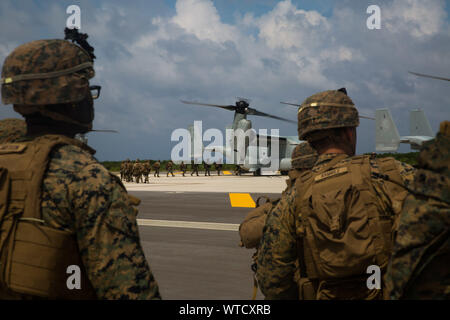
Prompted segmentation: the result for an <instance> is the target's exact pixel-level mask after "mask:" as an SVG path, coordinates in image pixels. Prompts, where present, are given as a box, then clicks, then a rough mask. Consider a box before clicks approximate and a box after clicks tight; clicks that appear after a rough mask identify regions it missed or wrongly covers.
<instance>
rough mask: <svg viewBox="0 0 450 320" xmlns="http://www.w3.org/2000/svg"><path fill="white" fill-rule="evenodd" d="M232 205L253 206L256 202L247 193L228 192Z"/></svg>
mask: <svg viewBox="0 0 450 320" xmlns="http://www.w3.org/2000/svg"><path fill="white" fill-rule="evenodd" d="M230 202H231V206H232V207H240V208H255V207H256V204H255V201H253V199H252V197H251V196H250V194H249V193H230Z"/></svg>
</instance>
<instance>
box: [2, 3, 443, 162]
mask: <svg viewBox="0 0 450 320" xmlns="http://www.w3.org/2000/svg"><path fill="white" fill-rule="evenodd" d="M248 3H251V1H249V2H248ZM269 3H270V1H269ZM382 3H383V4H382V5H381V9H382V29H381V30H373V31H371V30H368V29H367V28H366V19H367V17H368V15H367V14H366V8H367V6H368V5H369V2H366V1H358V2H357V4H355V1H344V2H339V3H338V4H336V5H335V7H334V9H333V10H332V11H331V12H332V13H331V14H330V15H329V16H324V15H322V14H320V13H319V12H316V11H312V10H304V9H302V8H301V6H299V5H296V4H294V3H292V2H290V1H281V2H279V3H277V4H274V5H273V6H272V10H271V11H269V12H266V13H264V14H263V15H261V14H259V15H258V14H257V13H254V12H251V11H249V12H246V13H244V16H245V18H243V19H237V20H236V21H235V22H234V23H233V24H230V23H224V22H223V21H222V20H221V17H220V15H221V14H222V13H221V12H220V11H218V10H217V9H216V8H215V6H214V3H213V2H212V1H209V0H179V1H177V5H176V6H175V8H169V7H166V6H165V5H164V3H163V1H155V2H154V1H151V2H148V1H142V2H138V3H136V4H134V5H133V6H127V5H126V4H125V3H124V2H122V1H113V2H111V1H108V2H106V1H100V2H99V3H98V4H97V3H96V5H95V6H94V5H93V4H92V3H90V2H80V6H81V8H82V14H83V12H86V16H85V17H84V16H83V17H84V18H82V19H83V21H84V22H82V23H83V25H82V28H83V30H82V31H83V32H88V33H89V35H90V38H89V40H90V41H91V43H92V45H94V47H95V48H96V51H95V52H96V55H97V57H98V59H97V60H96V62H95V64H96V71H97V76H96V77H95V78H94V79H93V81H92V83H96V84H97V83H98V84H101V85H102V87H103V88H102V96H101V98H100V99H99V100H97V101H96V106H95V108H96V118H95V122H94V126H95V127H97V128H102V129H104V128H111V129H117V130H119V131H120V133H119V134H116V135H113V134H102V133H97V134H94V133H93V134H90V137H89V141H90V144H92V146H93V147H94V148H96V149H97V150H98V154H97V155H98V157H99V158H100V159H101V160H106V159H110V160H114V159H123V158H126V157H130V158H136V157H139V158H161V159H164V158H168V157H169V155H170V150H171V148H172V146H173V144H171V142H170V134H171V132H172V130H173V129H175V128H179V127H187V126H188V125H190V124H192V122H193V121H194V120H200V119H202V120H203V121H204V127H205V128H209V127H217V128H224V126H225V125H227V124H229V123H231V122H232V116H233V115H232V113H231V112H228V111H225V110H215V109H208V108H201V107H196V106H189V105H183V104H181V103H180V102H179V99H180V98H183V99H192V100H199V101H205V102H214V103H219V104H232V103H234V99H235V97H236V96H243V97H248V98H251V99H252V106H254V107H256V108H258V109H260V110H261V111H265V112H270V113H274V114H277V115H280V116H284V117H288V118H293V119H295V117H296V110H295V109H294V108H289V107H285V106H282V105H280V104H279V101H281V100H289V101H293V102H298V103H300V102H301V101H303V100H304V99H305V98H306V97H307V96H309V95H311V94H313V93H315V92H318V91H322V90H328V89H333V88H339V87H342V86H345V87H347V88H348V91H349V95H350V96H351V97H352V99H353V100H354V101H355V103H356V104H357V106H358V108H359V109H360V112H361V113H364V114H366V115H369V114H373V113H374V111H375V109H376V108H379V107H389V108H391V111H392V113H393V116H394V118H395V120H396V122H397V125H398V127H399V131H400V133H401V134H404V135H406V134H408V121H404V120H405V119H406V118H407V116H408V110H409V109H412V108H417V107H421V108H423V109H424V110H425V112H426V114H427V116H428V118H429V120H430V122H431V124H432V127H433V129H435V130H437V128H438V125H439V122H440V121H441V120H443V119H448V115H449V113H448V108H449V106H450V95H449V94H448V89H449V88H448V83H445V82H442V83H441V82H438V81H433V80H428V79H421V78H416V77H415V76H412V75H409V74H408V73H407V71H408V70H413V71H418V72H428V73H433V74H437V75H442V76H449V75H448V74H445V71H447V73H448V70H450V61H449V60H448V58H447V54H448V52H449V49H450V41H449V40H450V39H449V37H450V32H449V31H450V30H449V24H448V17H447V16H446V11H445V10H444V9H445V2H444V1H428V2H427V5H426V8H427V10H424V8H425V7H424V5H423V4H422V3H421V2H420V1H419V0H408V1H398V0H395V1H383V2H382ZM65 5H66V4H65V3H62V4H60V3H59V2H58V3H57V4H56V3H55V4H51V5H49V6H48V8H47V7H46V8H44V9H45V10H44V9H43V8H39V7H38V6H36V5H32V6H31V7H29V5H28V2H24V3H21V2H19V3H16V2H14V4H13V3H12V2H9V1H5V2H2V4H1V5H0V28H2V27H5V28H6V26H7V25H8V26H10V27H9V28H8V30H11V32H7V33H5V32H3V33H2V34H1V35H0V58H1V60H2V61H3V59H4V57H5V56H6V54H7V53H8V52H10V51H11V50H12V49H13V48H14V47H15V46H16V45H18V44H20V43H23V42H26V41H29V40H33V39H36V38H43V37H47V36H45V33H48V34H49V36H48V37H50V38H52V37H56V36H60V35H62V29H63V27H64V24H65V19H66V14H65V8H66V6H65ZM242 16H243V15H242V14H241V13H240V14H239V15H236V17H237V18H239V17H242ZM383 21H384V23H383ZM19 22H20V23H19ZM2 30H5V29H3V28H2ZM55 35H56V36H55ZM443 73H444V74H443ZM8 108H9V107H4V108H3V110H2V111H1V113H0V115H1V116H2V117H3V116H11V115H12V114H13V113H12V111H11V110H10V108H9V110H8ZM251 120H252V121H253V124H254V126H255V127H256V128H269V129H270V128H280V131H281V134H285V135H296V127H295V126H294V125H290V124H285V123H281V122H277V121H272V120H268V119H264V118H259V117H252V118H251ZM358 134H359V136H358V141H359V143H358V151H359V152H370V151H372V150H373V149H374V124H373V123H372V122H370V121H368V120H362V121H361V126H360V128H359V129H358ZM408 149H409V148H407V147H403V148H402V150H404V151H406V150H408Z"/></svg>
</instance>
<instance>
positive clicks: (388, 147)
mask: <svg viewBox="0 0 450 320" xmlns="http://www.w3.org/2000/svg"><path fill="white" fill-rule="evenodd" d="M375 126H376V130H375V149H376V150H377V151H397V149H398V146H399V144H400V135H399V133H398V130H397V127H396V125H395V123H394V120H392V116H391V112H390V111H389V109H377V110H376V111H375Z"/></svg>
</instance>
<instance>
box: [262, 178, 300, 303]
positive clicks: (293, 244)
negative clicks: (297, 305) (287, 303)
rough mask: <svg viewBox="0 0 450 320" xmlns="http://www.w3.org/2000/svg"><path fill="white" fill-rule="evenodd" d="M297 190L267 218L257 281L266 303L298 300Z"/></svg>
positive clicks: (286, 196) (288, 193) (281, 201)
mask: <svg viewBox="0 0 450 320" xmlns="http://www.w3.org/2000/svg"><path fill="white" fill-rule="evenodd" d="M294 195H295V187H293V188H291V189H290V190H289V191H288V192H286V193H285V194H284V195H283V197H282V198H281V200H280V202H279V203H278V205H277V206H276V207H275V208H274V210H273V211H272V212H271V213H270V214H269V215H268V217H267V221H266V225H265V226H264V234H263V238H262V240H261V246H260V249H259V256H258V269H257V279H258V283H259V286H260V288H261V292H262V293H263V294H264V295H265V297H266V299H297V298H298V289H297V285H296V283H295V282H294V273H295V270H296V265H295V262H296V260H297V241H296V232H295V220H296V219H295V206H294Z"/></svg>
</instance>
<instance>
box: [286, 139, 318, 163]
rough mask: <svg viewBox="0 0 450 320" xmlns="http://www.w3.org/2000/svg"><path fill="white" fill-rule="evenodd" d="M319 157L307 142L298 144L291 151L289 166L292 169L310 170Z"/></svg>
mask: <svg viewBox="0 0 450 320" xmlns="http://www.w3.org/2000/svg"><path fill="white" fill-rule="evenodd" d="M318 157H319V155H318V154H317V151H316V150H314V149H313V148H312V147H311V145H310V144H309V143H308V142H304V143H300V144H299V145H297V146H296V147H295V149H294V151H292V156H291V166H292V168H294V169H311V168H312V167H313V166H314V163H316V161H317V158H318Z"/></svg>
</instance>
